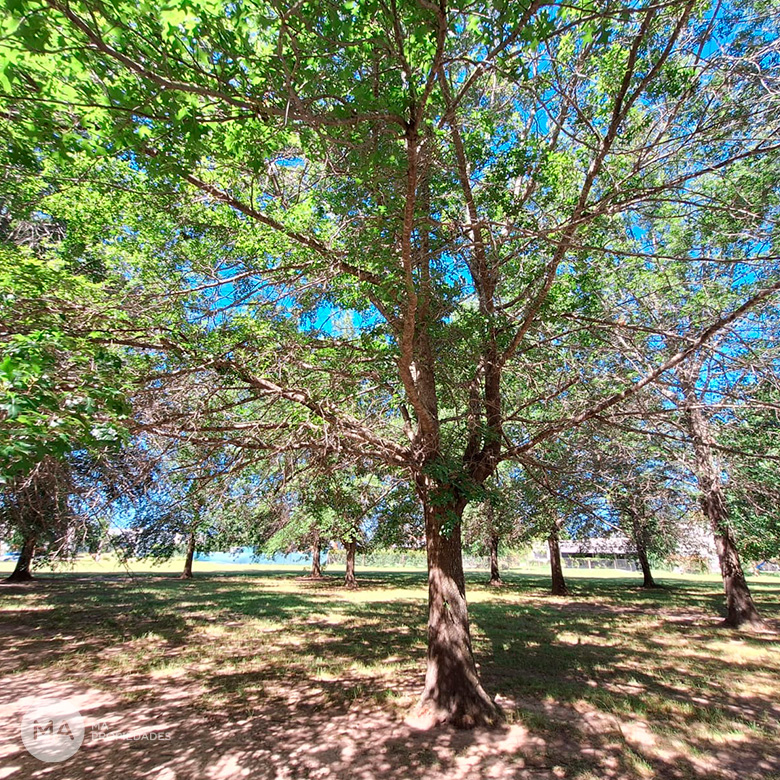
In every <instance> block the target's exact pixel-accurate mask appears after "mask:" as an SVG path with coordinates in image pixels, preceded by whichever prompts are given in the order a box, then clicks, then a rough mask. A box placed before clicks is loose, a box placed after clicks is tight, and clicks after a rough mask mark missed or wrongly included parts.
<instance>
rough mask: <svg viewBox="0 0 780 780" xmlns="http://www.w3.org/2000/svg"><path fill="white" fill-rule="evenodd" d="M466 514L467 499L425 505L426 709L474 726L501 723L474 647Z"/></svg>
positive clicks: (443, 718)
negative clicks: (468, 596)
mask: <svg viewBox="0 0 780 780" xmlns="http://www.w3.org/2000/svg"><path fill="white" fill-rule="evenodd" d="M462 513H463V504H456V505H449V506H435V507H432V506H425V537H426V549H427V553H428V669H427V673H426V675H425V689H424V690H423V694H422V698H421V701H420V713H421V714H422V715H426V716H429V717H431V718H432V719H433V721H434V722H437V723H442V722H448V723H450V724H452V725H454V726H456V727H458V728H471V727H473V726H478V725H488V724H492V723H495V722H496V721H497V720H498V719H499V710H498V707H497V706H496V704H495V703H494V702H493V701H492V700H491V699H490V697H489V696H488V695H487V693H485V691H484V689H483V688H482V685H481V684H480V681H479V675H478V673H477V667H476V664H475V662H474V655H473V653H472V650H471V635H470V632H469V618H468V610H467V607H466V586H465V580H464V576H463V556H462V549H461V530H460V517H461V515H462ZM445 528H446V529H447V530H446V532H445V531H444V530H443V529H445ZM450 529H451V530H450ZM445 534H446V535H445Z"/></svg>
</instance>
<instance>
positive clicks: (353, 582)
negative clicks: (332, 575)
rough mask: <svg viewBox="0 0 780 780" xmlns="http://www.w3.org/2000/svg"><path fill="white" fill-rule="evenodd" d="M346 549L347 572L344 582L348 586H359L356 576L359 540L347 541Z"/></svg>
mask: <svg viewBox="0 0 780 780" xmlns="http://www.w3.org/2000/svg"><path fill="white" fill-rule="evenodd" d="M344 549H345V550H346V551H347V573H346V575H345V577H344V584H345V585H346V586H347V587H348V588H357V577H355V554H356V552H357V542H345V543H344Z"/></svg>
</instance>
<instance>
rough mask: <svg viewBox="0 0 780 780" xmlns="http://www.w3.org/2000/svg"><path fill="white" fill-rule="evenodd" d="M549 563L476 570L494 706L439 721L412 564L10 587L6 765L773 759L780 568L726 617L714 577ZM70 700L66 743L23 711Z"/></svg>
mask: <svg viewBox="0 0 780 780" xmlns="http://www.w3.org/2000/svg"><path fill="white" fill-rule="evenodd" d="M636 585H637V583H636V582H635V581H633V580H620V579H614V578H613V579H604V580H597V579H593V578H588V579H583V580H582V581H578V580H575V581H574V595H573V596H572V597H571V598H569V599H554V598H552V597H549V596H547V595H546V594H545V591H544V588H545V583H544V581H543V580H542V579H541V578H533V577H523V576H517V577H515V578H514V579H511V580H510V582H509V584H508V585H507V586H506V587H504V588H502V589H498V590H496V589H488V588H485V587H482V586H480V585H479V584H478V583H477V582H476V581H475V583H473V584H472V587H471V588H470V608H471V614H472V621H473V631H474V639H475V652H476V655H477V659H478V661H479V663H480V666H481V670H482V675H483V679H484V680H485V684H486V687H487V688H488V690H489V691H490V692H491V693H493V694H495V695H496V696H497V700H498V701H499V703H500V704H501V705H502V707H503V708H504V711H505V712H506V716H507V721H506V723H505V724H504V725H503V726H501V727H499V728H496V729H493V730H485V729H475V730H472V731H454V730H452V729H449V728H447V727H438V728H433V729H429V728H426V724H425V723H422V722H418V721H415V719H414V717H413V715H412V713H413V705H414V701H415V696H416V695H417V693H418V692H419V690H420V688H421V684H422V675H423V671H424V624H425V603H424V600H425V593H424V588H423V581H422V579H421V577H420V576H419V575H380V574H376V575H370V576H369V575H366V576H365V577H364V584H363V587H362V588H361V589H360V590H359V591H357V592H356V593H351V592H348V591H345V590H343V589H342V588H340V587H339V586H338V580H337V579H336V578H331V579H329V580H327V581H325V582H324V583H314V582H309V581H305V580H300V579H295V578H291V577H289V576H288V577H278V576H277V577H258V576H240V577H235V576H233V577H229V576H215V575H210V576H208V577H200V578H196V579H195V580H194V581H193V582H189V583H185V582H180V581H178V580H175V579H173V578H172V577H159V576H158V577H150V576H146V577H141V578H132V579H128V578H123V577H119V576H110V577H97V578H96V577H79V576H76V575H61V576H57V577H51V578H45V579H44V578H42V579H40V580H39V581H37V582H35V583H31V584H27V585H23V586H3V588H2V589H0V609H1V610H2V611H0V663H1V664H2V666H1V667H0V668H2V671H3V678H2V685H1V686H0V705H1V706H2V713H3V717H2V719H1V722H0V730H1V731H0V746H1V747H0V778H13V779H14V780H16V779H17V778H18V779H19V780H21V779H22V778H25V780H26V778H52V779H56V780H66V779H67V780H69V779H71V778H72V779H73V780H76V779H77V778H78V779H81V778H95V779H97V778H106V780H108V778H112V779H113V778H123V779H124V778H128V779H129V778H133V779H135V778H154V779H155V780H185V778H214V780H217V779H220V780H221V779H223V778H224V779H225V780H228V779H232V778H241V777H248V778H269V779H270V778H274V779H276V778H278V779H279V780H286V779H287V778H323V779H324V778H339V779H341V778H345V779H346V778H358V779H362V778H365V779H366V780H368V779H369V778H371V779H372V780H373V778H392V779H396V778H398V779H400V778H404V779H406V778H409V779H410V780H411V779H412V778H415V779H417V778H423V779H426V778H444V777H446V778H448V780H450V779H451V780H460V778H463V779H464V780H465V778H469V780H471V779H472V778H528V779H529V780H532V779H533V780H535V779H536V778H578V779H579V780H594V778H598V779H599V780H602V779H603V778H653V777H659V778H680V779H682V778H701V779H702V780H710V778H713V779H714V778H723V780H732V779H734V780H736V778H780V738H779V737H778V735H779V734H780V730H778V724H779V723H780V651H778V644H777V640H778V634H777V633H776V631H777V629H778V622H777V618H778V615H780V603H779V602H780V581H777V580H775V581H767V583H766V584H763V583H762V584H756V585H754V591H755V592H756V594H757V598H758V600H759V602H760V604H761V607H762V609H763V611H764V613H765V614H766V615H767V617H768V618H769V620H768V629H767V630H766V631H764V632H759V633H738V632H735V631H731V630H726V629H723V628H721V627H719V626H718V620H719V619H718V616H717V605H718V600H719V593H718V589H717V583H713V582H703V581H699V580H697V581H685V580H676V581H668V582H667V585H668V587H667V588H666V589H665V590H664V591H659V592H657V593H652V594H647V593H643V592H641V591H640V590H639V589H637V587H636ZM50 698H56V699H68V700H69V701H70V703H71V704H72V705H74V706H75V707H76V708H77V709H78V710H79V711H80V713H81V714H82V716H83V718H84V723H85V728H86V731H85V738H84V743H83V745H82V747H81V748H80V750H79V751H78V752H77V753H76V754H75V755H74V756H73V757H72V758H70V759H68V760H66V761H64V762H62V763H51V764H46V763H43V762H41V761H39V760H38V759H36V758H34V757H32V756H31V755H29V754H28V753H27V751H26V750H25V749H24V747H23V745H22V743H21V739H20V734H19V724H20V720H21V717H22V715H23V713H24V712H25V711H26V710H27V709H28V708H29V707H31V706H34V705H35V704H36V703H38V702H40V701H41V700H42V699H50Z"/></svg>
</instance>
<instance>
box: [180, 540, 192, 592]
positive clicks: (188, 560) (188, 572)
mask: <svg viewBox="0 0 780 780" xmlns="http://www.w3.org/2000/svg"><path fill="white" fill-rule="evenodd" d="M194 558H195V532H194V531H192V532H191V533H190V538H189V539H188V540H187V555H186V556H185V558H184V571H183V572H182V573H181V579H183V580H191V579H192V561H193V559H194Z"/></svg>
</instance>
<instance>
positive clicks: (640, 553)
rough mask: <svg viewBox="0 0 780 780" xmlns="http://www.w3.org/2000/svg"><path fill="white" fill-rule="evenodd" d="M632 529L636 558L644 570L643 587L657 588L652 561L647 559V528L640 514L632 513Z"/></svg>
mask: <svg viewBox="0 0 780 780" xmlns="http://www.w3.org/2000/svg"><path fill="white" fill-rule="evenodd" d="M631 528H632V531H633V537H634V544H635V545H636V557H637V558H639V565H640V567H641V568H642V578H643V582H642V587H643V588H657V587H658V585H657V584H656V582H655V580H654V579H653V572H652V571H651V570H650V561H649V560H648V558H647V535H648V534H647V527H646V526H645V524H644V522H643V521H642V518H641V517H640V516H639V513H638V512H635V511H632V512H631Z"/></svg>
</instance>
